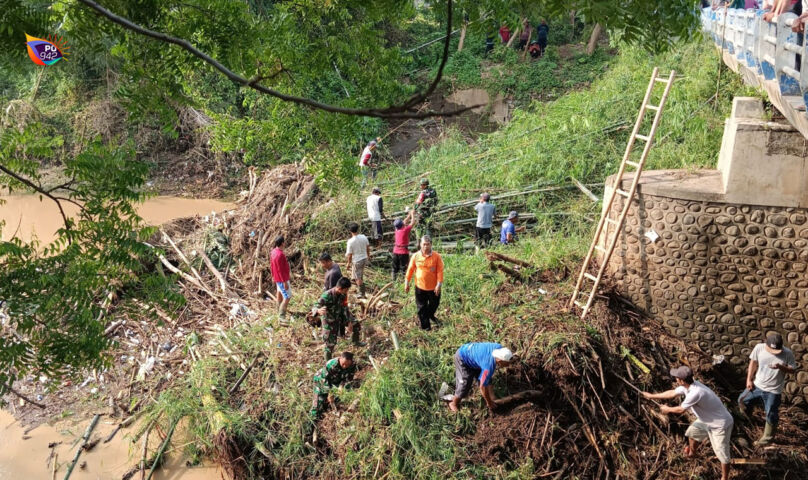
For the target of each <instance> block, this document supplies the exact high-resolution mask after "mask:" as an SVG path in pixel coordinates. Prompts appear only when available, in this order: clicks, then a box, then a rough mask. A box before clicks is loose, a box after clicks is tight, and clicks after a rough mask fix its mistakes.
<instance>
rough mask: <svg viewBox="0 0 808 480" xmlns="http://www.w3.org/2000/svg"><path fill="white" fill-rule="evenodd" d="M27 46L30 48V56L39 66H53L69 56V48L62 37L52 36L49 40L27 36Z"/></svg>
mask: <svg viewBox="0 0 808 480" xmlns="http://www.w3.org/2000/svg"><path fill="white" fill-rule="evenodd" d="M25 44H26V45H27V46H28V56H29V57H30V58H31V61H32V62H34V63H36V64H37V65H42V66H48V65H53V64H54V63H56V62H58V61H59V60H61V59H63V58H65V57H66V56H67V50H69V49H70V47H68V46H67V44H66V43H65V41H64V39H63V38H62V37H58V38H57V37H55V36H50V37H48V40H45V39H42V38H36V37H32V36H30V35H28V34H27V33H26V34H25Z"/></svg>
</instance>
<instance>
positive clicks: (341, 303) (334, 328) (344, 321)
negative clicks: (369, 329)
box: [311, 277, 365, 361]
mask: <svg viewBox="0 0 808 480" xmlns="http://www.w3.org/2000/svg"><path fill="white" fill-rule="evenodd" d="M350 289H351V281H350V280H348V279H347V278H345V277H342V278H340V279H339V280H338V281H337V286H336V287H334V288H332V289H331V290H328V291H327V292H323V294H322V295H321V296H320V299H319V300H317V303H316V304H315V305H314V307H313V308H312V312H311V313H312V314H313V315H319V316H320V322H321V326H322V328H323V340H324V341H325V359H326V361H327V360H328V359H330V358H331V354H332V353H333V352H334V347H335V346H336V345H337V337H339V334H340V331H341V330H343V329H344V328H345V327H346V326H349V327H350V328H351V341H352V342H353V344H354V345H355V346H357V347H363V346H364V345H365V344H364V343H362V342H360V341H359V332H360V331H361V326H360V325H359V320H357V319H356V318H355V317H354V316H353V314H351V310H350V309H349V308H348V291H349V290H350Z"/></svg>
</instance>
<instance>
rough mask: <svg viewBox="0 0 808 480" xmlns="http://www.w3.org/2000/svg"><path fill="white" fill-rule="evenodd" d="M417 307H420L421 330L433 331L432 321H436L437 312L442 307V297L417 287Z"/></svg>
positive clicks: (432, 291)
mask: <svg viewBox="0 0 808 480" xmlns="http://www.w3.org/2000/svg"><path fill="white" fill-rule="evenodd" d="M415 306H416V307H418V321H420V322H421V328H422V329H424V330H432V320H435V312H437V311H438V306H440V295H435V291H434V290H421V289H420V288H418V287H415Z"/></svg>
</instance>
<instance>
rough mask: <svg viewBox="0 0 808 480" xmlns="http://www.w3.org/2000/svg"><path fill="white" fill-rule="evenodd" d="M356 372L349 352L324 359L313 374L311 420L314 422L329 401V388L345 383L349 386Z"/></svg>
mask: <svg viewBox="0 0 808 480" xmlns="http://www.w3.org/2000/svg"><path fill="white" fill-rule="evenodd" d="M355 374H356V364H355V363H354V356H353V353H351V352H342V355H340V356H339V357H338V358H332V359H330V360H328V361H326V363H325V366H324V367H323V368H321V369H320V370H319V371H318V372H317V373H316V374H315V375H314V378H313V380H314V399H313V400H312V402H311V412H310V416H311V421H312V422H316V421H317V420H318V419H319V418H320V415H322V414H323V412H324V411H325V407H326V405H327V404H328V403H329V398H328V394H329V393H330V392H331V389H333V388H337V387H339V386H340V385H342V384H346V388H347V387H348V386H350V382H352V381H353V379H354V375H355Z"/></svg>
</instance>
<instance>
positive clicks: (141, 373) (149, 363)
mask: <svg viewBox="0 0 808 480" xmlns="http://www.w3.org/2000/svg"><path fill="white" fill-rule="evenodd" d="M152 370H154V357H149V358H148V359H146V361H145V362H144V363H141V364H140V369H139V370H138V371H137V377H135V378H136V380H138V381H140V382H142V381H143V380H145V379H146V375H147V374H149V373H150V372H151V371H152Z"/></svg>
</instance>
